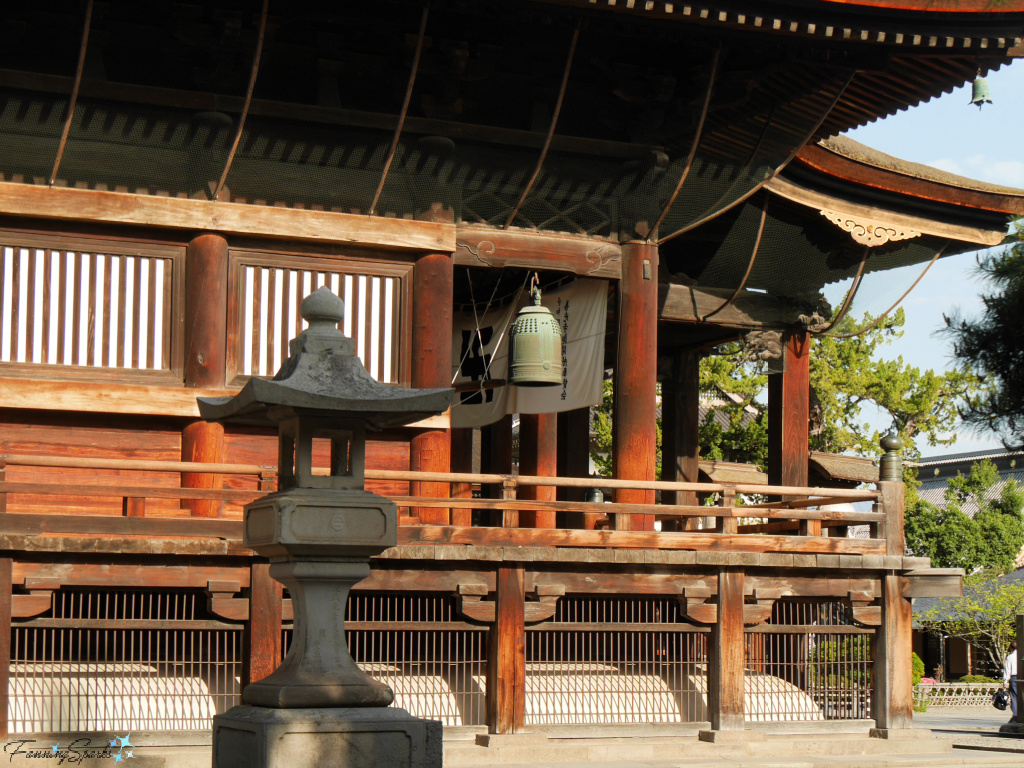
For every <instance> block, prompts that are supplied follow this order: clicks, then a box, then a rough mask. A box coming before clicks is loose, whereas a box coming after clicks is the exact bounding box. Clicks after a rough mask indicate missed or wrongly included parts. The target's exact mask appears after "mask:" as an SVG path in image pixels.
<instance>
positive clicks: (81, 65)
mask: <svg viewBox="0 0 1024 768" xmlns="http://www.w3.org/2000/svg"><path fill="white" fill-rule="evenodd" d="M92 4H93V0H89V3H88V4H87V5H86V6H85V23H84V24H83V25H82V45H81V47H80V48H79V49H78V66H77V67H76V68H75V82H74V84H73V85H72V86H71V96H70V97H69V99H68V113H67V115H65V117H64V129H63V130H62V131H61V132H60V144H58V145H57V157H56V158H55V159H54V161H53V170H52V171H50V186H51V187H52V186H53V182H54V181H56V180H57V170H58V169H59V168H60V160H61V158H62V157H63V156H64V147H65V146H66V145H67V143H68V135H69V134H70V133H71V120H72V118H73V117H74V116H75V103H76V102H77V101H78V89H79V87H80V86H81V85H82V71H83V70H84V69H85V49H86V46H87V45H88V43H89V27H90V26H91V25H92Z"/></svg>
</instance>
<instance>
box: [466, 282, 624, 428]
mask: <svg viewBox="0 0 1024 768" xmlns="http://www.w3.org/2000/svg"><path fill="white" fill-rule="evenodd" d="M529 300H530V299H529V295H528V293H527V292H526V291H523V294H522V298H521V301H520V302H519V303H518V304H514V305H506V306H503V307H498V308H494V309H491V310H490V311H489V312H487V313H486V314H485V315H482V316H479V317H475V316H474V314H473V312H472V311H469V312H462V313H459V312H456V313H455V317H454V323H453V326H454V333H453V338H452V363H453V365H454V366H455V367H456V370H457V373H458V375H457V377H456V378H455V384H456V385H459V384H465V383H467V382H478V383H485V382H487V381H491V380H494V379H504V380H506V381H507V380H508V377H509V373H508V348H509V344H508V341H509V340H508V329H509V328H510V326H511V324H512V321H513V320H514V319H515V316H516V314H517V313H518V312H519V309H520V308H521V307H523V306H525V305H526V303H527V302H528V301H529ZM541 303H542V304H543V305H544V306H545V307H547V308H548V309H550V310H551V313H552V314H553V315H554V316H555V319H556V321H557V322H558V324H559V326H560V327H561V329H562V383H561V385H559V386H553V387H516V386H512V385H511V384H506V385H505V386H496V387H493V388H491V389H484V388H481V389H476V390H472V391H469V392H459V393H457V394H456V395H455V401H454V402H453V403H452V414H451V424H452V427H455V428H465V427H482V426H485V425H487V424H493V423H494V422H496V421H499V420H500V419H501V418H502V417H503V416H505V414H507V413H558V412H560V411H571V410H574V409H576V408H584V407H586V406H589V405H597V404H598V403H600V402H601V395H602V392H601V381H602V379H603V377H604V328H605V321H606V319H607V313H608V282H607V281H606V280H591V279H579V280H575V281H573V282H572V283H570V284H568V285H565V286H563V287H561V288H558V289H555V290H549V291H546V292H545V293H544V294H543V297H542V299H541ZM454 373H455V371H453V375H454Z"/></svg>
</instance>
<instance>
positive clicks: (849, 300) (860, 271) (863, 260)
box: [817, 245, 871, 335]
mask: <svg viewBox="0 0 1024 768" xmlns="http://www.w3.org/2000/svg"><path fill="white" fill-rule="evenodd" d="M869 253H871V249H870V248H868V247H867V246H866V245H865V246H864V252H863V254H862V255H861V257H860V266H859V267H858V268H857V275H856V277H854V278H853V285H852V286H850V290H849V291H847V292H846V300H845V301H844V302H843V306H842V307H840V308H839V312H838V314H836V316H835V317H834V318H833V319H832V322H831V323H829V324H828V325H826V326H825V327H824V328H822V329H821V330H820V331H818V332H817V334H818V335H823V334H826V333H828V332H829V331H831V330H832V329H833V328H835V327H836V324H837V323H839V321H840V320H842V319H843V318H844V317H846V313H847V312H848V311H849V309H850V305H851V304H853V297H854V296H856V295H857V289H858V288H860V282H861V280H862V279H863V277H864V265H865V264H867V263H868V254H869Z"/></svg>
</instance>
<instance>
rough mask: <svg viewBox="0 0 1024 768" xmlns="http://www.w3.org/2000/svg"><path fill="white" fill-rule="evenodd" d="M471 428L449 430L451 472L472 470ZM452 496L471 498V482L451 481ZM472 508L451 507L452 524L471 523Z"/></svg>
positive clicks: (455, 497)
mask: <svg viewBox="0 0 1024 768" xmlns="http://www.w3.org/2000/svg"><path fill="white" fill-rule="evenodd" d="M473 432H474V431H473V430H472V429H453V430H452V431H451V452H452V454H451V455H452V458H451V468H452V472H464V473H467V474H469V473H472V471H473ZM451 493H452V498H454V499H471V498H473V485H472V484H471V483H452V485H451ZM472 524H473V510H472V509H455V508H453V509H452V525H466V526H468V525H472Z"/></svg>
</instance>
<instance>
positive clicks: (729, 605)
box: [708, 568, 744, 731]
mask: <svg viewBox="0 0 1024 768" xmlns="http://www.w3.org/2000/svg"><path fill="white" fill-rule="evenodd" d="M743 581H744V575H743V570H742V569H739V568H722V569H721V570H720V571H719V572H718V621H717V622H716V623H715V625H714V626H713V627H712V628H711V637H710V639H709V642H708V719H709V720H710V721H711V729H712V730H714V731H737V730H742V729H743V658H744V654H743V640H744V635H743Z"/></svg>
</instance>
